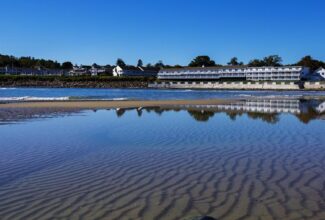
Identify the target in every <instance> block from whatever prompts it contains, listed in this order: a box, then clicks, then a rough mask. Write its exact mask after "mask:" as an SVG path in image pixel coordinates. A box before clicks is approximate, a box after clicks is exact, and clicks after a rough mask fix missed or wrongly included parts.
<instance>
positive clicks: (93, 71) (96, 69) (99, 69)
mask: <svg viewBox="0 0 325 220" xmlns="http://www.w3.org/2000/svg"><path fill="white" fill-rule="evenodd" d="M105 72H106V70H105V68H103V67H98V66H95V65H92V66H91V68H90V74H91V76H97V75H99V74H102V73H105Z"/></svg>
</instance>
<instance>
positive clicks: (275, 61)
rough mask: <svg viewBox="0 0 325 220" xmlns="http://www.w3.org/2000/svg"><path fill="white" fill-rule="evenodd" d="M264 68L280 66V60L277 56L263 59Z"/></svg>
mask: <svg viewBox="0 0 325 220" xmlns="http://www.w3.org/2000/svg"><path fill="white" fill-rule="evenodd" d="M263 61H264V64H265V66H282V58H281V57H280V56H278V55H271V56H268V57H264V59H263Z"/></svg>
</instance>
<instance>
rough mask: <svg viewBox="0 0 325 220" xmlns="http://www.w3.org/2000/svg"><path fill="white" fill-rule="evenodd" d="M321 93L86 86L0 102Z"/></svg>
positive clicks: (22, 92) (22, 93) (4, 92)
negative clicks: (95, 87) (100, 87)
mask: <svg viewBox="0 0 325 220" xmlns="http://www.w3.org/2000/svg"><path fill="white" fill-rule="evenodd" d="M254 96H258V97H263V96H264V97H266V96H268V97H301V96H324V97H325V91H320V92H319V91H281V92H278V91H242V90H154V89H88V88H1V89H0V101H20V100H23V101H26V100H74V99H77V100H125V99H137V100H167V99H213V98H238V97H239V98H240V97H254Z"/></svg>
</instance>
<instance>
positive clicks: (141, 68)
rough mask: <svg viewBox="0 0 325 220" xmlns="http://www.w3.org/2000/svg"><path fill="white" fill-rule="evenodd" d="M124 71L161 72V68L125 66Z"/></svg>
mask: <svg viewBox="0 0 325 220" xmlns="http://www.w3.org/2000/svg"><path fill="white" fill-rule="evenodd" d="M120 68H122V69H123V70H129V71H141V72H142V71H144V72H157V73H158V72H159V68H156V67H138V66H123V67H121V66H120Z"/></svg>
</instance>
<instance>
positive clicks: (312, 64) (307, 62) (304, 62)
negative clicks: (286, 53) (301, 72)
mask: <svg viewBox="0 0 325 220" xmlns="http://www.w3.org/2000/svg"><path fill="white" fill-rule="evenodd" d="M295 65H297V66H305V67H309V68H310V69H311V70H312V71H314V70H316V69H318V68H319V67H324V68H325V63H324V62H322V61H320V60H315V59H313V58H312V57H311V56H305V57H303V58H301V60H300V61H298V62H297V63H296V64H295Z"/></svg>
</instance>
